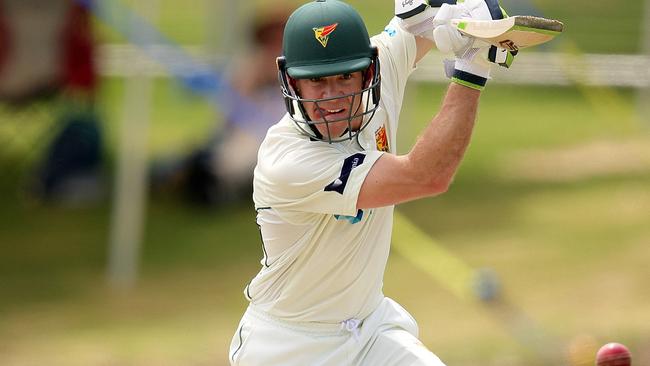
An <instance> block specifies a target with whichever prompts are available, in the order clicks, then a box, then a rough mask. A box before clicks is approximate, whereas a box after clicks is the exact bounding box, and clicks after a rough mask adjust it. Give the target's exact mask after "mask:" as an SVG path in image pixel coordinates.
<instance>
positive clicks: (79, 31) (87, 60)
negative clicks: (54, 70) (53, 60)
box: [62, 2, 97, 92]
mask: <svg viewBox="0 0 650 366" xmlns="http://www.w3.org/2000/svg"><path fill="white" fill-rule="evenodd" d="M94 53H95V40H94V38H93V32H92V24H91V22H90V13H89V12H88V9H87V8H85V7H83V6H81V5H79V4H77V3H76V2H75V3H73V5H72V6H71V9H70V11H69V14H68V18H67V21H66V26H65V28H64V29H63V34H62V56H63V62H62V68H63V70H62V71H63V75H62V81H63V87H64V88H65V89H67V90H71V91H82V92H93V91H94V90H95V86H96V85H97V72H96V68H95V60H94Z"/></svg>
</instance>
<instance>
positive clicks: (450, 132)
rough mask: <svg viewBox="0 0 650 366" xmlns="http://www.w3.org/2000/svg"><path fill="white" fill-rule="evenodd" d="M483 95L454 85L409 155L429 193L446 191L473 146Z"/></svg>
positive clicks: (410, 162)
mask: <svg viewBox="0 0 650 366" xmlns="http://www.w3.org/2000/svg"><path fill="white" fill-rule="evenodd" d="M479 96H480V92H479V91H477V90H474V89H470V88H467V87H464V86H461V85H458V84H455V83H452V84H451V85H450V87H449V90H448V91H447V95H446V96H445V99H444V101H443V103H442V107H441V109H440V111H439V112H438V114H437V115H436V116H435V117H434V118H433V120H432V121H431V122H430V123H429V125H428V126H427V127H426V129H425V130H424V132H423V133H422V135H421V136H420V137H419V138H418V140H417V142H416V143H415V145H414V146H413V148H412V149H411V151H410V152H409V153H408V155H407V158H408V162H409V165H410V169H409V170H411V171H412V172H413V173H414V174H415V176H416V177H417V179H418V180H419V181H420V182H423V183H425V184H426V185H427V186H428V187H429V194H438V193H442V192H444V191H445V190H446V189H447V187H448V186H449V184H450V183H451V181H452V179H453V177H454V174H455V173H456V170H457V169H458V166H459V165H460V162H461V161H462V159H463V156H464V155H465V151H466V150H467V146H468V145H469V141H470V138H471V136H472V131H473V129H474V122H475V120H476V112H477V109H478V100H479Z"/></svg>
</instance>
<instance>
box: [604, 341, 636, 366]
mask: <svg viewBox="0 0 650 366" xmlns="http://www.w3.org/2000/svg"><path fill="white" fill-rule="evenodd" d="M631 364H632V355H631V354H630V350H628V349H627V347H625V346H624V345H622V344H620V343H607V344H606V345H604V346H602V347H600V349H599V350H598V353H596V366H630V365H631Z"/></svg>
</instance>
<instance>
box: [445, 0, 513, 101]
mask: <svg viewBox="0 0 650 366" xmlns="http://www.w3.org/2000/svg"><path fill="white" fill-rule="evenodd" d="M503 16H504V12H503V11H502V9H501V8H500V7H499V4H498V2H497V1H496V0H465V1H464V2H462V3H459V4H457V5H449V4H443V5H442V7H441V8H440V10H439V11H438V12H437V14H436V16H435V18H434V21H433V23H434V26H435V30H434V33H433V35H434V41H435V42H436V46H437V47H438V49H439V50H440V51H442V52H444V53H453V54H455V55H456V60H455V61H450V60H445V73H446V74H447V76H448V77H450V78H451V79H452V81H454V82H456V83H459V84H462V85H465V86H468V87H470V88H474V89H478V90H482V89H483V87H484V86H485V83H486V82H487V80H488V79H489V77H490V69H491V66H492V64H494V63H496V64H499V65H500V66H504V67H509V66H510V64H511V63H512V60H513V57H514V54H512V53H510V52H509V51H508V50H505V49H502V48H497V47H495V46H491V45H490V44H488V43H486V42H483V41H481V40H478V39H475V38H472V37H467V36H464V35H462V34H461V33H460V32H459V31H458V30H457V29H456V28H455V27H453V26H452V25H451V24H450V20H451V19H460V18H471V19H479V20H491V19H502V18H503Z"/></svg>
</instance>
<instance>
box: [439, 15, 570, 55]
mask: <svg viewBox="0 0 650 366" xmlns="http://www.w3.org/2000/svg"><path fill="white" fill-rule="evenodd" d="M451 24H452V25H453V26H454V27H456V29H458V31H460V32H461V33H463V34H465V35H467V36H470V37H474V38H478V39H481V40H483V41H486V42H488V43H490V44H492V45H494V46H497V47H501V48H506V49H509V50H511V51H517V50H519V49H521V48H526V47H532V46H537V45H540V44H542V43H546V42H548V41H550V40H552V39H553V38H555V37H556V36H558V35H560V34H561V33H562V31H563V30H564V24H563V23H562V22H560V21H558V20H554V19H546V18H541V17H534V16H528V15H516V16H513V17H509V18H505V19H498V20H474V19H452V20H451Z"/></svg>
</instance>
